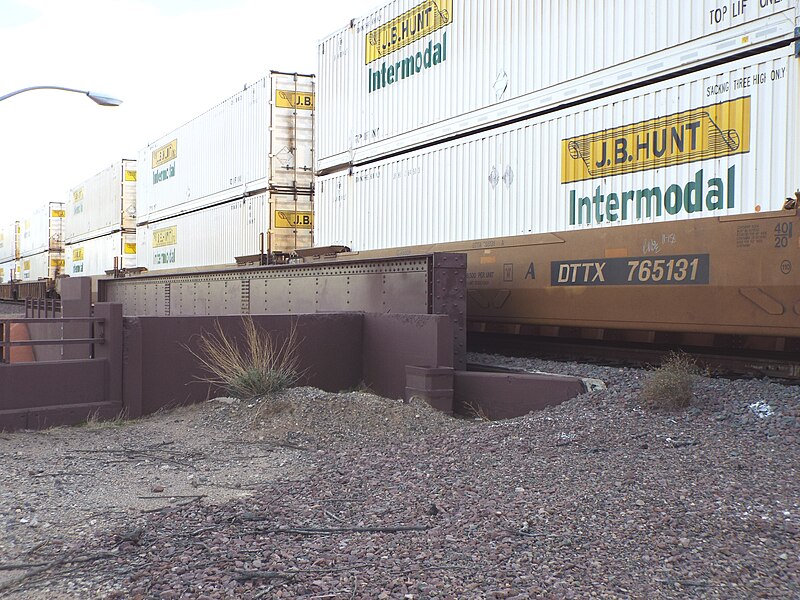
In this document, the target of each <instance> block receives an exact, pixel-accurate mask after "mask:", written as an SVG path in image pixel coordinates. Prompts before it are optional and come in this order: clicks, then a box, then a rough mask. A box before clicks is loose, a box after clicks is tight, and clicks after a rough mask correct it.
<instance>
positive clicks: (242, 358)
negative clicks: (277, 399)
mask: <svg viewBox="0 0 800 600" xmlns="http://www.w3.org/2000/svg"><path fill="white" fill-rule="evenodd" d="M242 329H243V333H244V335H243V338H244V339H243V340H242V342H241V343H239V340H237V339H236V338H231V337H229V336H228V335H227V334H226V333H225V332H224V331H223V330H222V326H221V325H220V324H219V321H217V323H216V331H215V332H212V333H207V332H203V333H201V334H200V336H199V341H198V343H197V347H198V350H197V351H196V352H195V351H194V350H191V349H190V350H189V351H190V352H191V353H192V354H193V355H194V356H195V357H196V358H197V359H198V360H199V361H200V364H201V365H202V367H203V369H204V370H205V371H206V372H207V373H208V376H207V377H202V378H201V380H202V381H205V382H206V383H209V384H212V385H216V386H218V387H221V388H223V389H224V390H225V391H226V392H227V393H228V394H230V395H231V396H232V397H234V398H239V399H241V400H250V399H252V398H261V397H263V396H267V395H269V394H272V393H275V392H279V391H281V390H284V389H286V388H288V387H291V386H293V385H294V384H295V383H297V381H298V380H299V379H300V377H301V375H302V373H301V372H300V371H299V370H298V367H299V364H300V359H299V356H298V354H297V348H298V343H299V340H298V338H297V329H296V327H295V326H292V328H291V329H290V330H289V334H288V335H287V336H286V338H285V339H284V340H283V342H282V343H280V344H277V343H276V342H275V341H274V340H273V338H272V335H271V334H270V333H269V332H268V331H264V330H263V329H261V328H260V327H258V326H256V324H255V322H254V321H253V319H252V317H251V316H250V315H246V316H244V317H242Z"/></svg>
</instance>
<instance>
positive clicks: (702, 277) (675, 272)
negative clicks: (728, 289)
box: [550, 254, 710, 287]
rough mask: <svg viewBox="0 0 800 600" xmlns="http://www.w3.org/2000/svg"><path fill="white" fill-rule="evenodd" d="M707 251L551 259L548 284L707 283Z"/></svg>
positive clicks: (556, 285) (708, 269)
mask: <svg viewBox="0 0 800 600" xmlns="http://www.w3.org/2000/svg"><path fill="white" fill-rule="evenodd" d="M709 272H710V260H709V255H708V254H686V255H676V256H663V257H661V258H656V259H653V258H648V257H646V256H640V257H628V258H601V259H586V260H581V261H553V262H551V263H550V285H552V286H554V287H558V286H597V285H682V284H707V283H708V281H709Z"/></svg>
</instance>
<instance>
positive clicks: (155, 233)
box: [136, 192, 313, 270]
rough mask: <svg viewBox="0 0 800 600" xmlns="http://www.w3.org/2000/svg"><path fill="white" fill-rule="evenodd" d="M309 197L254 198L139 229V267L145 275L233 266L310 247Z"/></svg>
mask: <svg viewBox="0 0 800 600" xmlns="http://www.w3.org/2000/svg"><path fill="white" fill-rule="evenodd" d="M312 227H313V214H312V203H311V196H309V195H298V196H294V195H290V194H278V193H276V192H272V193H263V194H256V195H254V196H249V197H247V198H240V199H236V200H232V201H230V202H227V203H225V204H220V205H217V206H212V207H209V208H204V209H202V210H199V211H196V212H192V213H187V214H184V215H178V216H175V217H170V218H167V219H163V220H161V221H157V222H154V223H148V224H146V225H141V226H139V227H138V228H137V230H136V233H137V241H136V247H137V251H138V252H137V260H138V265H137V266H139V267H146V268H147V269H149V270H158V269H177V268H184V267H204V266H211V265H225V264H235V263H236V257H237V256H250V255H254V254H260V253H261V252H262V250H263V251H264V252H265V253H266V252H269V251H272V252H287V253H288V252H291V251H292V250H295V249H296V248H307V247H310V246H311V245H312V241H313V238H312V234H313V229H312Z"/></svg>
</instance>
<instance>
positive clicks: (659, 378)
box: [641, 352, 700, 410]
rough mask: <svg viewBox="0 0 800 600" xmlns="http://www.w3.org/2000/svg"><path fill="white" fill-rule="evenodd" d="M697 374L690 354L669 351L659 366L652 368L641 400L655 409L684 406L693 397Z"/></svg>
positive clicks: (675, 408) (698, 372)
mask: <svg viewBox="0 0 800 600" xmlns="http://www.w3.org/2000/svg"><path fill="white" fill-rule="evenodd" d="M699 374H700V369H699V368H698V367H697V363H696V362H695V361H694V359H693V358H692V357H691V356H688V355H686V354H683V353H678V352H670V354H669V355H668V356H667V358H666V359H665V360H664V362H662V363H661V366H660V367H658V368H657V369H654V370H653V371H652V372H651V373H650V374H649V376H648V377H647V380H646V381H645V382H644V385H643V386H642V395H641V398H642V401H643V403H644V404H645V405H646V406H648V407H650V408H655V409H665V410H679V409H683V408H686V407H688V406H689V404H690V403H691V401H692V398H693V397H694V382H695V379H696V378H697V376H698V375H699Z"/></svg>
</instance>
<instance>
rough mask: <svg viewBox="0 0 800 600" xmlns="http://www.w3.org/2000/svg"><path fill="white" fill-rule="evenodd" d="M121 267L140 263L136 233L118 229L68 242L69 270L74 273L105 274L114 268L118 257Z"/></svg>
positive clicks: (67, 269)
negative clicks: (137, 254) (71, 242)
mask: <svg viewBox="0 0 800 600" xmlns="http://www.w3.org/2000/svg"><path fill="white" fill-rule="evenodd" d="M115 258H116V266H117V268H118V269H131V268H133V267H135V266H136V234H135V233H134V232H125V233H123V232H121V231H117V232H114V233H110V234H107V235H104V236H101V237H97V238H92V239H90V240H86V241H83V242H78V243H74V244H67V245H66V249H65V261H66V267H65V269H66V271H65V272H66V273H67V274H68V275H71V276H73V277H81V276H85V277H90V276H94V275H105V274H106V271H113V269H114V266H115V264H114V262H115V261H114V259H115Z"/></svg>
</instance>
